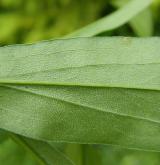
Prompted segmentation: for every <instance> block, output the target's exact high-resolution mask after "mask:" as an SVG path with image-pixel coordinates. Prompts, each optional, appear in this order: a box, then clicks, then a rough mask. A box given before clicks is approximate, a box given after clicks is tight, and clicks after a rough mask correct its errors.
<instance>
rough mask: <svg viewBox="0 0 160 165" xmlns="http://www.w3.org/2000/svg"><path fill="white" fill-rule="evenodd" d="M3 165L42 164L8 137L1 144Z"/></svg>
mask: <svg viewBox="0 0 160 165" xmlns="http://www.w3.org/2000/svg"><path fill="white" fill-rule="evenodd" d="M0 164H1V165H22V164H23V165H42V164H40V163H39V162H37V161H36V160H35V159H34V157H33V156H32V155H31V154H30V153H29V152H27V151H26V150H24V149H23V148H22V147H21V146H19V145H18V144H17V143H15V142H14V141H13V140H12V139H10V138H8V139H6V141H3V143H1V144H0Z"/></svg>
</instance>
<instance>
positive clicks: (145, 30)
mask: <svg viewBox="0 0 160 165" xmlns="http://www.w3.org/2000/svg"><path fill="white" fill-rule="evenodd" d="M128 2H129V0H112V4H113V5H114V6H116V7H122V6H124V5H125V4H126V3H128ZM129 23H130V25H131V27H132V28H133V30H134V32H135V33H136V34H137V35H138V36H141V37H145V36H152V34H153V26H154V23H153V18H152V13H151V9H150V8H147V9H145V10H144V11H142V12H140V13H139V14H138V15H137V16H135V17H134V18H132V19H131V20H130V21H129Z"/></svg>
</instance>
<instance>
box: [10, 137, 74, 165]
mask: <svg viewBox="0 0 160 165" xmlns="http://www.w3.org/2000/svg"><path fill="white" fill-rule="evenodd" d="M11 137H12V138H13V139H14V140H15V141H16V142H17V143H19V144H21V145H22V146H23V147H24V148H26V149H27V150H28V151H30V152H31V153H33V155H34V156H35V157H36V158H37V160H38V162H39V164H42V165H61V164H62V165H73V163H72V162H71V161H70V160H69V159H68V158H67V157H65V155H64V154H62V153H61V152H60V151H59V150H58V149H56V148H55V147H54V146H51V145H49V144H48V143H46V142H42V141H38V140H33V139H29V138H25V137H22V136H18V135H14V134H11Z"/></svg>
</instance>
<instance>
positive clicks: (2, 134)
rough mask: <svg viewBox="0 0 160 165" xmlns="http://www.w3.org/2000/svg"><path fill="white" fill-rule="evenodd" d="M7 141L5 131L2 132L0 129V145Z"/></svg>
mask: <svg viewBox="0 0 160 165" xmlns="http://www.w3.org/2000/svg"><path fill="white" fill-rule="evenodd" d="M7 139H8V136H7V134H6V131H3V130H2V129H0V144H1V143H2V142H4V141H5V140H7Z"/></svg>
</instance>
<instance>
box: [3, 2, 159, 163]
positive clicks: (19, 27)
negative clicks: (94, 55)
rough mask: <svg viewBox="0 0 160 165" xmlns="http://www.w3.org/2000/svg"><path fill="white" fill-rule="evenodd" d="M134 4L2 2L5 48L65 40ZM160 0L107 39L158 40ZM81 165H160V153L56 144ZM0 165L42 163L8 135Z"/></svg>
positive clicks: (108, 34) (107, 34)
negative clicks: (60, 38) (94, 22)
mask: <svg viewBox="0 0 160 165" xmlns="http://www.w3.org/2000/svg"><path fill="white" fill-rule="evenodd" d="M128 1H129V0H41V1H39V0H25V1H24V0H16V1H13V0H1V1H0V45H1V46H2V45H6V44H16V43H33V42H36V41H40V40H46V39H50V38H58V37H62V36H64V35H66V34H68V33H70V32H72V31H74V30H76V29H78V28H80V27H83V26H84V25H87V24H89V23H91V22H93V21H95V20H97V19H98V18H101V17H103V16H105V15H107V14H109V13H111V12H113V11H115V10H116V9H117V8H119V7H122V6H123V5H125V4H126V3H127V2H128ZM159 18H160V0H154V3H153V4H152V6H150V7H149V8H148V9H146V10H145V11H143V12H142V13H140V14H139V15H138V16H136V17H135V18H134V19H132V20H130V22H129V23H128V24H125V25H124V26H122V27H120V28H118V29H116V30H113V31H109V32H106V33H103V34H101V35H102V36H113V35H119V36H121V35H123V36H141V37H142V36H143V37H144V36H145V37H146V36H159V35H160V19H159ZM54 145H56V146H57V147H58V148H59V149H60V150H61V151H62V152H63V153H65V154H66V155H68V156H69V157H70V159H71V160H73V162H75V163H76V164H77V165H100V164H109V165H117V164H118V165H159V164H160V154H159V153H154V152H144V151H135V150H128V149H122V148H118V147H111V146H101V145H80V144H54ZM0 164H3V165H11V164H15V165H36V164H40V162H39V161H38V160H37V159H36V158H35V157H34V156H33V155H32V154H31V153H30V152H29V151H28V150H26V149H25V148H24V147H23V146H22V145H21V144H18V143H17V142H15V141H14V140H12V139H11V138H9V137H8V136H7V135H5V134H3V133H2V134H1V137H0Z"/></svg>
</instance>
